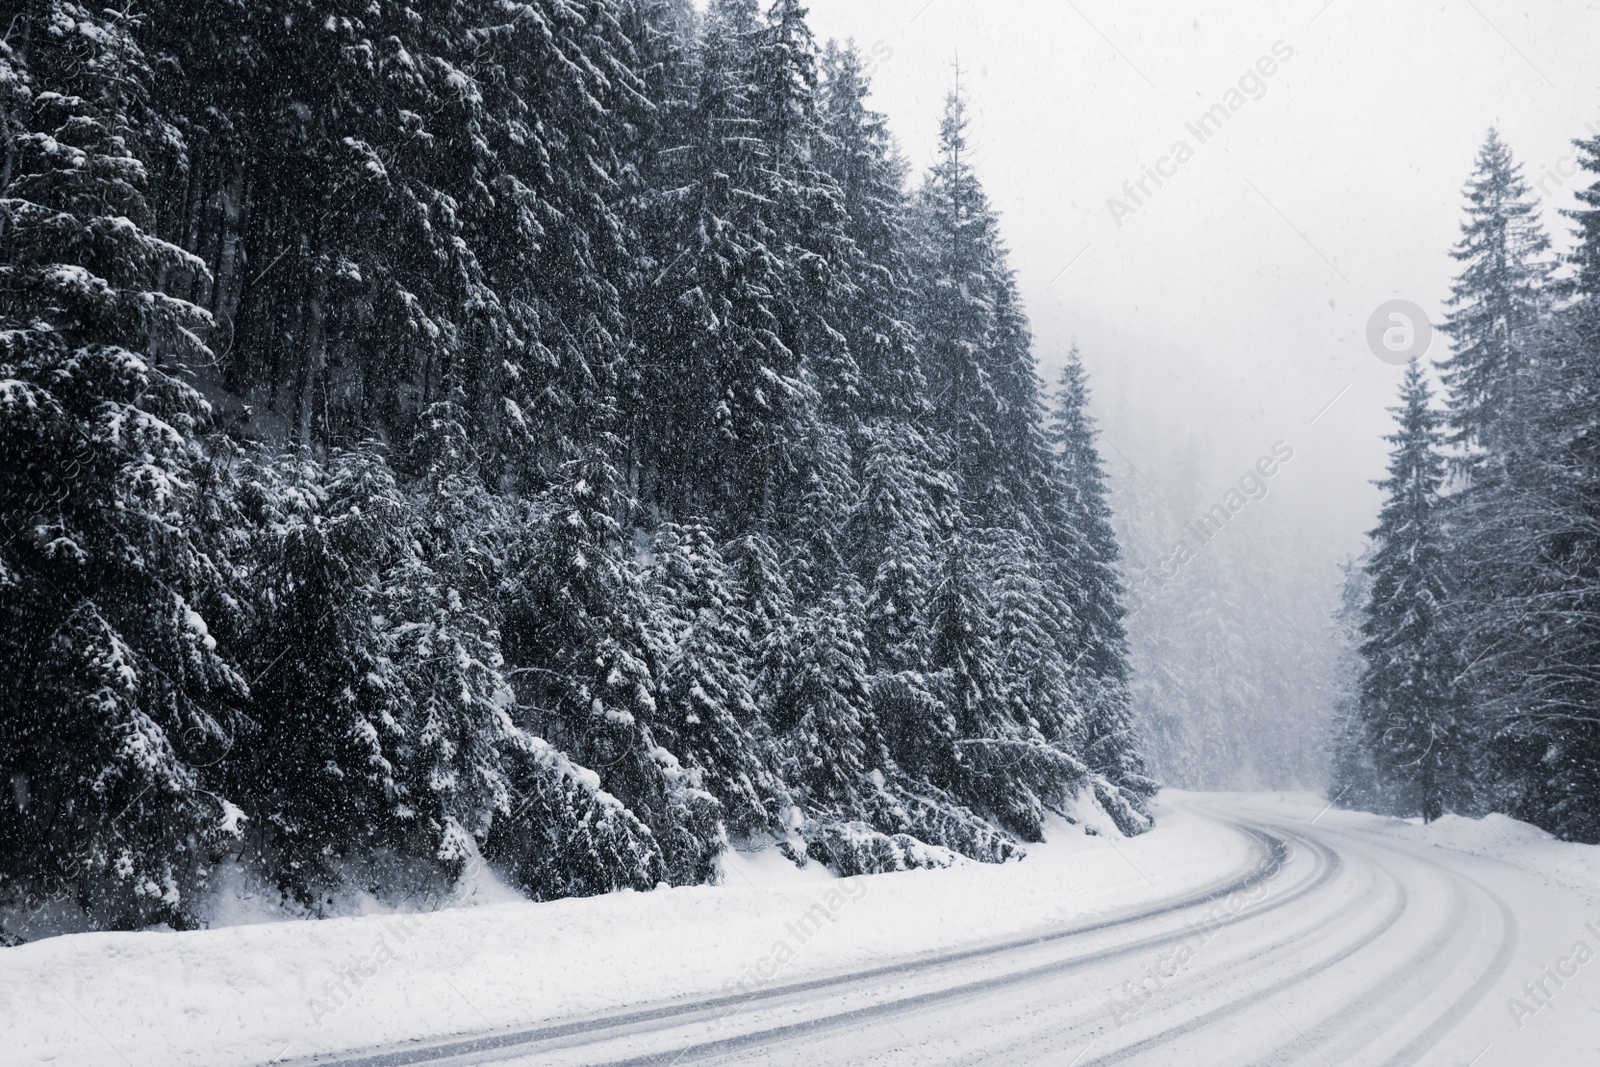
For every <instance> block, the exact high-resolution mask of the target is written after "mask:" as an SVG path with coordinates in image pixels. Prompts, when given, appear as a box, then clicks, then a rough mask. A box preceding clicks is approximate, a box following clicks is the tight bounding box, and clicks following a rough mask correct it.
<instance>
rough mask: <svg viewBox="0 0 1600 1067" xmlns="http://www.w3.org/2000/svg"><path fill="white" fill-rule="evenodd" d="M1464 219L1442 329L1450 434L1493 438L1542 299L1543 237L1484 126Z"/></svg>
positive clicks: (1509, 411) (1481, 442)
mask: <svg viewBox="0 0 1600 1067" xmlns="http://www.w3.org/2000/svg"><path fill="white" fill-rule="evenodd" d="M1466 198H1467V208H1466V215H1467V217H1466V221H1465V222H1463V223H1462V226H1461V241H1460V243H1459V244H1457V246H1456V247H1455V248H1454V249H1453V250H1451V253H1450V254H1451V256H1452V257H1453V258H1455V259H1456V260H1457V261H1459V262H1461V263H1463V264H1465V265H1464V266H1463V268H1462V270H1461V273H1460V274H1459V275H1458V276H1457V277H1456V280H1455V282H1454V284H1453V285H1452V286H1451V289H1450V301H1449V308H1450V310H1449V312H1448V313H1447V314H1446V316H1445V321H1444V324H1443V329H1444V331H1445V332H1446V333H1447V334H1449V336H1450V338H1451V339H1452V341H1453V342H1454V344H1453V345H1452V352H1451V355H1450V357H1449V358H1448V359H1446V360H1445V361H1444V363H1443V364H1442V365H1441V368H1440V373H1441V376H1442V378H1443V380H1444V383H1445V386H1446V389H1447V398H1448V407H1449V411H1450V425H1451V429H1452V430H1453V431H1454V434H1453V440H1454V442H1455V443H1456V444H1457V445H1460V446H1463V447H1467V448H1481V447H1484V446H1488V445H1492V444H1493V442H1494V438H1495V434H1496V429H1495V428H1496V426H1497V424H1498V423H1499V422H1500V421H1501V420H1506V421H1514V419H1515V412H1516V411H1517V410H1518V409H1519V406H1520V405H1519V403H1518V392H1519V390H1520V388H1521V383H1522V381H1523V379H1524V377H1525V374H1526V369H1527V366H1528V364H1529V361H1530V359H1531V357H1532V350H1533V341H1534V332H1535V331H1536V330H1537V328H1538V324H1539V318H1540V314H1541V312H1542V310H1543V309H1544V308H1545V307H1546V306H1547V305H1548V302H1549V297H1548V293H1547V285H1548V281H1549V276H1550V269H1551V266H1552V264H1551V262H1550V260H1549V259H1548V252H1549V248H1550V242H1549V239H1548V238H1547V237H1546V236H1545V233H1544V227H1543V225H1542V224H1541V223H1540V221H1539V206H1538V202H1537V201H1536V200H1534V199H1533V196H1532V194H1531V192H1530V191H1529V189H1528V187H1527V184H1526V183H1525V182H1523V180H1522V175H1521V167H1519V166H1518V165H1517V163H1516V161H1515V160H1514V159H1513V158H1512V156H1511V150H1510V149H1509V148H1507V147H1506V145H1505V142H1504V141H1502V140H1501V139H1500V134H1499V132H1498V131H1496V130H1494V129H1493V128H1491V129H1490V130H1489V134H1488V136H1487V137H1486V138H1485V139H1484V142H1483V147H1482V148H1481V149H1479V151H1478V158H1477V163H1476V168H1475V170H1474V171H1473V174H1472V177H1471V178H1470V179H1469V180H1468V181H1467V187H1466Z"/></svg>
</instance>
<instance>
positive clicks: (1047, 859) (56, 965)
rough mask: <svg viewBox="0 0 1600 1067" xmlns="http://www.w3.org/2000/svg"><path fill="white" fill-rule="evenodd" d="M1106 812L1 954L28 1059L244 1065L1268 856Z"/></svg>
mask: <svg viewBox="0 0 1600 1067" xmlns="http://www.w3.org/2000/svg"><path fill="white" fill-rule="evenodd" d="M1106 831H1107V832H1104V833H1102V834H1101V835H1100V836H1089V835H1086V834H1085V833H1084V832H1083V830H1082V828H1081V827H1075V826H1070V825H1068V824H1066V823H1064V822H1063V823H1057V824H1055V825H1053V826H1051V827H1050V828H1049V835H1048V836H1049V841H1048V842H1047V843H1046V844H1044V845H1035V846H1030V847H1029V850H1028V856H1027V858H1025V859H1024V860H1022V861H1020V862H1014V863H1009V864H1006V865H1004V866H992V865H987V864H976V863H969V864H963V865H961V866H957V867H955V868H951V869H947V870H923V871H906V872H902V873H897V874H892V875H878V876H870V877H858V878H848V879H839V878H835V877H833V876H832V875H830V874H829V873H828V872H827V871H826V870H825V869H824V868H822V867H820V865H817V864H812V865H810V866H808V868H806V869H804V870H797V869H796V868H795V867H794V866H793V865H792V864H791V863H789V862H788V861H787V860H785V859H784V858H783V857H782V856H781V855H779V854H778V853H777V852H776V850H767V851H765V852H760V853H754V854H736V855H734V856H732V857H730V859H729V861H728V862H727V864H726V870H725V875H724V878H723V884H722V885H719V886H696V887H692V888H682V889H662V890H657V891H655V892H652V893H642V894H640V893H617V894H612V895H609V896H604V897H591V898H586V899H578V900H563V901H556V902H552V903H545V904H533V903H527V902H507V903H491V904H485V905H480V906H477V907H470V908H453V909H448V910H442V911H435V912H428V913H417V914H403V915H395V914H390V915H382V914H374V915H368V916H363V917H359V918H346V919H328V920H323V921H320V922H315V921H303V922H289V923H282V922H280V923H271V924H262V923H255V924H252V925H244V926H232V927H227V928H222V929H210V930H204V931H196V932H190V933H171V932H153V933H133V934H117V933H110V934H74V935H71V936H67V937H56V938H48V939H45V940H42V941H38V942H35V943H32V944H28V945H24V946H22V947H20V948H16V949H11V950H9V951H4V952H0V1047H3V1048H4V1049H6V1050H7V1062H15V1063H18V1064H35V1063H37V1064H46V1063H48V1064H52V1065H65V1064H84V1065H95V1067H99V1065H101V1064H105V1063H107V1062H121V1061H126V1062H128V1063H130V1064H134V1065H137V1067H144V1065H145V1064H149V1065H152V1067H156V1065H160V1067H184V1065H194V1067H223V1065H227V1064H252V1063H262V1062H266V1061H269V1060H273V1059H280V1058H298V1057H302V1056H306V1055H309V1054H312V1053H316V1052H324V1051H332V1050H347V1049H356V1048H363V1047H369V1046H374V1045H378V1044H384V1043H390V1042H395V1041H403V1040H408V1039H418V1038H427V1037H434V1036H441V1035H447V1034H453V1033H462V1032H468V1031H478V1030H484V1029H490V1028H497V1027H505V1026H513V1025H526V1024H529V1023H535V1022H539V1021H543V1020H549V1019H556V1018H561V1017H564V1016H569V1015H574V1014H581V1013H587V1012H594V1011H600V1010H603V1009H608V1008H615V1007H619V1006H622V1005H625V1004H630V1003H638V1002H645V1001H651V1000H657V999H660V998H664V997H669V996H690V995H694V994H710V993H715V992H718V991H721V990H724V989H725V988H729V987H732V986H736V985H737V984H738V983H740V982H744V983H745V985H746V988H752V987H754V986H758V985H766V984H769V983H775V982H787V981H792V980H794V979H796V978H801V977H805V976H809V975H816V974H823V973H829V972H834V971H839V970H843V969H853V968H857V967H860V966H863V965H870V964H873V963H877V962H881V961H885V960H890V959H894V958H899V957H901V956H904V955H907V954H915V953H928V952H937V951H940V950H943V949H948V948H950V947H953V946H958V945H963V944H967V943H971V942H976V941H982V940H985V939H990V938H995V937H999V936H1003V935H1006V934H1014V933H1021V932H1025V931H1029V930H1032V929H1035V928H1038V927H1042V926H1047V925H1050V924H1056V923H1062V922H1066V921H1070V920H1073V919H1077V918H1080V917H1083V916H1087V915H1093V914H1096V913H1099V912H1104V911H1108V910H1112V909H1122V908H1129V907H1135V906H1138V905H1140V904H1142V903H1146V902H1150V901H1154V900H1158V899H1162V898H1165V897H1168V896H1172V895H1174V894H1177V893H1181V892H1183V891H1184V890H1185V889H1189V888H1193V887H1196V886H1200V885H1203V884H1205V883H1208V882H1212V881H1216V880H1218V879H1220V878H1222V877H1224V876H1225V875H1227V874H1228V873H1229V872H1230V871H1233V870H1235V869H1237V868H1238V867H1239V866H1240V865H1241V864H1244V863H1246V862H1248V860H1249V855H1250V846H1249V842H1248V841H1247V840H1245V839H1243V838H1241V837H1240V836H1239V835H1238V834H1237V833H1234V832H1231V831H1228V830H1226V829H1224V828H1221V827H1219V826H1217V825H1215V824H1214V823H1211V822H1209V821H1206V820H1202V819H1198V818H1195V817H1194V816H1192V815H1189V814H1187V813H1183V812H1177V811H1173V812H1167V813H1164V817H1163V818H1162V819H1161V822H1160V825H1159V826H1158V828H1157V829H1156V830H1155V831H1153V832H1151V833H1148V834H1145V835H1143V836H1141V837H1138V838H1134V839H1131V840H1129V839H1122V838H1118V837H1116V836H1115V831H1114V830H1111V829H1110V828H1109V824H1107V826H1106ZM249 914H253V913H249ZM113 1050H115V1051H114V1052H113ZM10 1057H15V1058H14V1059H11V1058H10ZM108 1057H110V1059H108Z"/></svg>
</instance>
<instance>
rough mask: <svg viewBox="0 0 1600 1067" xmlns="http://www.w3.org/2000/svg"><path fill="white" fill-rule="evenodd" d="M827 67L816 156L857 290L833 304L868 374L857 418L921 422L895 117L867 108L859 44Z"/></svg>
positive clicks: (828, 54) (922, 385)
mask: <svg viewBox="0 0 1600 1067" xmlns="http://www.w3.org/2000/svg"><path fill="white" fill-rule="evenodd" d="M823 69H824V74H825V82H824V90H823V95H822V103H821V118H820V122H821V130H820V133H819V136H818V138H817V144H816V149H815V151H816V156H817V159H818V161H819V163H820V165H821V167H822V168H823V169H824V170H825V171H826V172H827V173H828V175H829V176H830V177H831V178H832V179H833V182H834V183H835V184H836V185H837V186H838V189H839V195H840V197H841V204H842V207H843V210H844V216H845V222H844V236H845V238H846V239H847V241H848V244H847V245H845V246H843V248H842V249H841V252H842V259H843V262H842V263H841V265H840V267H839V270H840V271H841V272H842V273H844V274H845V275H846V277H848V279H849V288H848V290H847V291H845V292H843V293H841V294H839V295H838V296H836V297H835V299H834V300H833V319H834V321H835V323H836V324H837V327H838V329H839V331H840V333H841V334H843V335H844V337H845V338H846V341H847V344H848V346H849V350H850V352H851V354H852V356H853V357H854V361H855V364H856V366H857V368H858V369H859V372H860V376H861V384H860V390H861V396H860V403H859V413H860V414H859V417H861V418H873V417H880V416H899V417H901V418H917V417H919V416H921V415H923V414H924V413H925V405H926V404H927V396H926V382H925V381H924V379H923V374H922V367H921V364H920V362H919V361H918V358H917V348H916V339H915V336H914V331H913V330H912V327H911V321H910V320H911V301H912V293H911V290H910V288H909V286H908V272H909V267H908V265H907V263H906V250H907V248H908V247H909V246H910V234H909V232H908V231H907V229H906V224H905V212H906V199H905V194H904V192H903V188H904V183H905V169H906V168H905V163H904V161H903V160H902V159H901V158H900V157H899V155H898V154H897V152H896V150H895V147H894V143H893V140H892V138H891V137H890V134H889V129H888V122H887V120H886V119H885V118H884V116H883V115H881V114H879V113H878V112H876V111H873V110H872V109H870V108H869V107H867V105H866V97H867V94H868V92H869V90H870V86H869V84H868V81H867V78H866V76H865V74H864V73H863V71H862V66H861V56H860V53H859V52H858V51H857V50H856V48H855V45H854V44H853V43H851V44H848V45H846V46H844V47H842V48H841V47H839V46H838V45H836V44H834V43H833V42H831V41H830V42H829V43H828V47H827V49H826V51H825V53H824V57H823Z"/></svg>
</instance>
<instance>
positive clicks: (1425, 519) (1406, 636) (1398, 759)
mask: <svg viewBox="0 0 1600 1067" xmlns="http://www.w3.org/2000/svg"><path fill="white" fill-rule="evenodd" d="M1432 400H1433V396H1432V391H1431V390H1430V389H1429V387H1428V383H1427V379H1426V378H1425V377H1424V376H1423V371H1422V368H1421V366H1420V365H1418V364H1416V363H1413V364H1411V366H1410V367H1408V368H1407V371H1406V378H1405V384H1404V386H1403V388H1402V391H1401V397H1400V406H1399V407H1397V408H1395V409H1393V410H1394V413H1395V416H1396V418H1397V420H1398V423H1399V425H1398V427H1397V428H1396V430H1395V432H1394V433H1393V434H1391V435H1390V436H1389V437H1388V438H1387V440H1388V441H1389V442H1390V443H1391V444H1392V445H1393V446H1394V450H1393V452H1392V454H1391V458H1390V461H1389V477H1388V478H1386V479H1385V480H1383V481H1382V482H1380V483H1378V484H1379V486H1380V488H1382V489H1383V491H1384V494H1385V499H1384V505H1383V508H1382V510H1381V511H1380V512H1379V514H1378V526H1377V528H1376V529H1374V530H1373V531H1372V538H1373V541H1374V550H1373V552H1372V557H1371V560H1370V561H1369V562H1368V564H1367V573H1368V575H1369V576H1370V579H1371V582H1372V588H1371V593H1370V596H1369V599H1368V601H1367V609H1366V618H1365V620H1364V622H1363V624H1362V628H1361V632H1362V636H1363V637H1364V638H1365V640H1364V641H1363V643H1362V645H1361V654H1362V656H1363V658H1364V659H1365V660H1366V670H1365V672H1364V674H1363V675H1362V681H1361V719H1362V723H1363V725H1364V727H1365V736H1366V743H1367V746H1368V749H1369V750H1370V751H1371V752H1372V753H1373V758H1374V762H1375V763H1376V764H1377V765H1378V767H1379V768H1380V769H1381V771H1382V772H1383V773H1384V774H1385V775H1386V776H1387V777H1388V778H1389V780H1390V781H1391V782H1392V783H1393V784H1394V785H1395V786H1396V787H1397V791H1398V792H1399V793H1400V795H1401V796H1402V797H1403V798H1404V801H1403V803H1404V804H1405V808H1406V810H1405V811H1403V812H1398V813H1397V814H1420V815H1421V816H1422V817H1423V818H1424V819H1425V820H1428V821H1432V820H1434V819H1437V818H1438V817H1439V816H1440V815H1442V814H1444V813H1445V812H1448V811H1456V810H1459V809H1460V807H1461V806H1462V805H1463V803H1464V802H1465V792H1466V786H1467V778H1466V773H1467V768H1466V767H1465V766H1464V758H1463V746H1464V741H1465V738H1464V736H1463V728H1462V722H1461V708H1460V701H1459V697H1458V693H1459V691H1458V690H1457V688H1456V686H1455V679H1456V676H1457V674H1458V673H1459V668H1460V664H1459V663H1458V658H1457V656H1456V655H1455V654H1454V649H1453V647H1452V645H1451V644H1450V643H1449V642H1447V641H1446V640H1445V633H1444V627H1443V618H1442V616H1443V613H1444V612H1445V611H1446V610H1447V607H1448V604H1449V601H1450V581H1449V575H1448V569H1447V563H1446V543H1445V531H1444V529H1443V524H1442V520H1443V508H1442V506H1441V501H1440V497H1439V491H1440V487H1441V485H1442V483H1443V481H1444V474H1445V459H1444V455H1443V450H1442V449H1443V443H1444V442H1443V436H1442V434H1441V432H1440V421H1441V419H1440V416H1439V413H1438V412H1436V411H1434V410H1433V408H1432V406H1431V405H1432Z"/></svg>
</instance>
